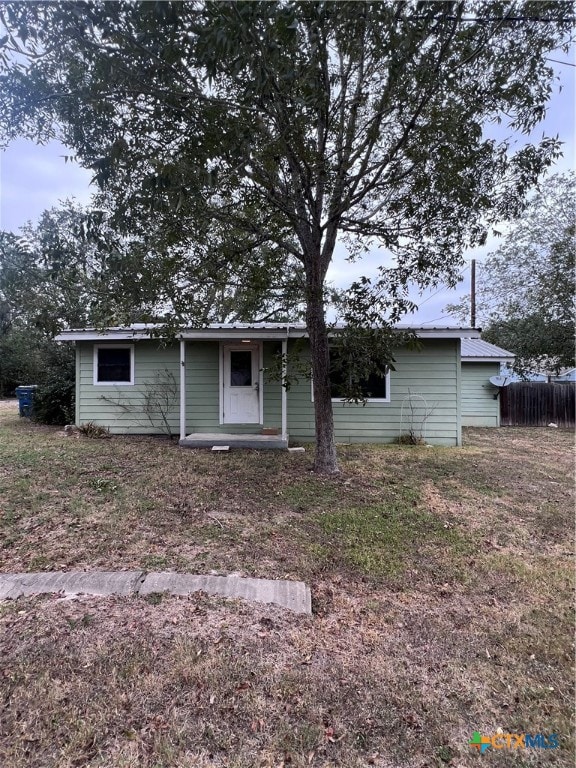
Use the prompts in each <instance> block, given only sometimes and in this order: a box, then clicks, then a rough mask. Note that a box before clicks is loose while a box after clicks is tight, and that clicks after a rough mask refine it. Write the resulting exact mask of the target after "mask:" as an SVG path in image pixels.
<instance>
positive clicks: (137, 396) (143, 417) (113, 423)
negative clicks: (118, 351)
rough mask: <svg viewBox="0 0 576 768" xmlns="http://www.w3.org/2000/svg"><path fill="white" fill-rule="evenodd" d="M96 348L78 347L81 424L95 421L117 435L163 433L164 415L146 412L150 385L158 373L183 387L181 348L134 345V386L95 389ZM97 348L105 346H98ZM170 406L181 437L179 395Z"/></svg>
mask: <svg viewBox="0 0 576 768" xmlns="http://www.w3.org/2000/svg"><path fill="white" fill-rule="evenodd" d="M94 346H95V345H94V344H93V343H80V344H79V345H78V351H79V354H78V367H77V372H76V375H77V383H78V391H79V397H78V402H77V405H76V409H77V416H76V419H77V424H85V423H86V422H88V421H93V422H95V423H96V424H101V425H102V426H105V427H108V428H109V429H110V431H111V432H113V433H119V434H121V433H133V434H155V433H162V432H164V429H163V428H162V417H161V414H160V412H156V413H151V414H150V416H151V418H152V420H150V418H148V416H147V414H146V413H145V412H144V407H143V403H144V396H145V392H146V390H147V388H148V387H147V383H148V382H154V377H155V375H156V374H157V373H158V372H163V371H165V370H166V371H169V372H170V373H171V374H172V376H173V377H174V379H175V381H176V385H177V386H178V387H179V375H180V374H179V350H178V345H177V344H171V345H167V346H165V345H162V344H160V343H159V342H157V341H139V342H136V343H135V344H134V385H133V386H131V385H121V386H118V385H114V384H111V385H106V386H103V385H97V386H95V385H94ZM96 346H104V343H103V342H98V344H97V345H96ZM171 400H172V402H170V403H169V404H167V408H166V413H167V417H168V422H169V425H170V429H171V430H172V432H173V434H175V435H178V434H179V415H178V413H179V403H178V392H176V396H175V397H174V398H171Z"/></svg>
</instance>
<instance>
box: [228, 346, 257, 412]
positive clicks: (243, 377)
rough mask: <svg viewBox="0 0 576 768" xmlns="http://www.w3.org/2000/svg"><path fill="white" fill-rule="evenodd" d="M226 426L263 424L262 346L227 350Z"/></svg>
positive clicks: (231, 347) (236, 347) (233, 347)
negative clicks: (261, 413)
mask: <svg viewBox="0 0 576 768" xmlns="http://www.w3.org/2000/svg"><path fill="white" fill-rule="evenodd" d="M223 355H224V359H223V365H222V375H223V379H224V380H223V385H222V423H223V424H259V423H260V345H259V344H225V345H224V347H223Z"/></svg>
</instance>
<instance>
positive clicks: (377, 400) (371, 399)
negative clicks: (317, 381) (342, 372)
mask: <svg viewBox="0 0 576 768" xmlns="http://www.w3.org/2000/svg"><path fill="white" fill-rule="evenodd" d="M390 371H391V369H390V367H388V370H387V372H386V376H385V377H384V380H385V382H386V395H387V396H386V397H367V398H366V400H364V402H362V401H361V402H359V403H355V402H354V401H352V400H346V398H344V397H331V398H330V400H331V401H332V402H333V403H341V404H342V405H360V406H365V405H370V404H371V403H374V404H375V405H378V404H379V403H389V402H391V399H390ZM310 400H311V402H314V381H313V380H312V377H310Z"/></svg>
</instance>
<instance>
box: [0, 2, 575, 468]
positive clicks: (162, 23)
mask: <svg viewBox="0 0 576 768" xmlns="http://www.w3.org/2000/svg"><path fill="white" fill-rule="evenodd" d="M1 13H2V18H3V19H4V24H5V26H6V28H7V30H8V35H7V38H6V40H5V42H4V46H5V51H6V53H5V57H4V61H5V65H6V66H5V72H4V74H3V75H2V77H1V79H0V94H1V95H0V133H2V134H3V135H4V137H5V138H6V139H10V138H11V137H12V136H14V135H16V134H25V135H28V136H33V137H36V138H40V139H47V138H49V137H52V136H57V137H58V138H61V139H62V140H63V141H64V143H66V144H67V145H68V146H70V147H73V148H74V151H75V152H76V154H77V157H78V158H79V161H80V162H81V163H82V164H83V165H85V166H87V167H91V168H93V169H94V173H95V178H96V179H97V180H98V182H99V183H100V185H101V186H102V188H103V189H105V191H106V194H107V195H108V196H109V197H110V199H112V200H113V201H114V210H115V224H114V225H115V226H118V227H124V228H127V229H130V230H132V231H135V230H138V231H139V232H141V233H144V232H145V230H146V227H147V226H148V225H149V223H150V221H151V220H153V221H154V224H155V229H156V232H157V233H161V242H163V243H164V244H165V243H170V244H171V245H175V246H177V245H178V243H181V242H183V239H184V237H187V238H188V241H189V242H190V241H195V242H196V243H198V244H199V245H200V246H201V247H205V248H206V250H205V252H204V253H205V255H203V256H202V258H201V263H199V271H200V272H203V271H204V270H207V271H208V272H210V271H211V270H212V269H213V267H214V263H215V262H217V261H218V259H219V256H218V254H217V253H215V252H213V251H212V250H211V249H210V248H209V247H207V246H208V243H209V238H210V233H211V232H213V231H214V227H215V225H220V226H221V227H224V228H225V229H226V231H228V232H233V233H237V239H238V244H242V245H245V246H248V245H249V243H250V242H251V238H254V239H255V241H256V242H257V243H258V244H259V247H261V248H265V249H266V252H267V253H272V254H275V255H278V256H279V257H280V258H281V259H283V263H284V265H285V266H286V268H287V267H288V264H289V261H290V260H291V259H292V260H295V262H296V263H297V264H298V265H299V272H298V274H299V276H300V278H301V280H300V285H299V291H300V296H299V298H300V300H301V301H302V303H303V304H304V306H305V318H306V322H307V326H308V332H309V337H310V346H311V352H312V368H313V381H314V405H315V412H316V418H315V425H316V439H317V451H316V468H317V469H319V470H322V471H334V470H335V469H336V454H335V447H334V436H333V419H332V407H331V400H330V382H329V342H328V328H327V323H326V314H325V288H326V286H325V281H326V273H327V270H328V267H329V265H330V263H331V260H332V257H333V254H334V247H335V245H336V242H337V241H338V240H339V239H340V240H342V241H344V242H345V243H346V245H347V247H348V251H349V255H350V256H351V257H352V258H358V257H360V256H361V255H362V253H363V252H364V250H365V249H366V248H368V247H380V248H382V249H385V250H386V253H392V254H393V257H394V261H393V264H392V266H391V267H385V266H382V268H381V269H380V270H379V272H378V274H377V276H375V277H372V278H368V277H366V278H365V279H363V280H361V281H358V283H357V284H355V285H353V286H351V289H350V291H349V293H348V296H347V297H346V301H345V302H344V315H345V317H346V319H347V320H348V322H349V323H351V324H355V325H356V326H359V327H362V326H364V327H366V326H368V325H371V324H373V321H374V320H376V321H377V323H378V325H379V326H380V327H382V328H383V329H386V328H389V327H390V324H391V323H394V322H395V321H396V320H398V318H399V317H401V316H402V314H403V313H404V312H405V311H406V309H407V307H408V306H409V305H408V302H407V298H406V297H407V283H408V281H413V282H416V283H417V284H418V285H420V286H421V287H427V286H430V285H434V284H436V283H438V282H439V281H448V282H454V280H455V277H456V275H457V271H458V267H459V266H460V264H461V259H462V253H463V251H464V249H465V248H466V247H468V246H471V245H478V244H481V243H483V242H484V240H485V238H486V232H487V228H488V227H489V226H490V223H491V222H496V221H501V220H503V219H507V218H509V217H512V216H514V215H516V214H517V213H518V212H519V211H520V209H521V207H522V204H523V199H524V196H525V194H526V192H527V190H528V189H529V188H530V187H531V186H532V185H533V184H534V183H535V181H536V180H537V178H538V175H539V174H540V172H541V171H542V169H543V168H544V167H546V166H547V165H549V164H550V163H551V162H552V161H553V160H554V158H555V157H556V156H557V154H558V151H559V145H558V142H557V141H555V140H554V139H547V138H543V139H542V141H541V142H540V143H539V144H538V145H537V146H531V145H528V146H525V147H520V148H519V149H516V151H513V150H512V146H511V142H510V140H508V139H503V140H500V141H499V140H496V139H494V138H490V137H489V136H488V135H487V132H486V125H487V124H489V123H490V122H491V121H492V122H499V121H501V120H503V119H506V121H507V122H508V127H509V129H511V130H512V131H516V132H528V131H529V130H530V129H531V128H532V127H533V126H534V125H535V123H536V122H537V121H538V119H539V118H541V117H542V115H543V114H544V109H545V102H546V99H547V97H548V95H549V92H550V87H551V86H550V84H551V81H552V77H553V72H552V69H551V68H550V66H549V65H548V64H547V62H546V60H545V57H546V54H547V53H548V52H550V51H552V50H555V49H557V48H558V47H559V46H561V45H562V44H564V43H565V42H566V39H567V36H568V35H569V32H570V29H571V25H572V19H571V16H572V6H571V4H570V3H567V2H544V3H535V2H458V3H456V2H443V3H436V2H396V3H365V2H339V3H323V2H319V3H310V2H261V3H250V2H218V3H210V2H205V3H204V2H186V3H182V2H163V3H155V2H117V3H103V2H54V3H46V4H45V3H34V4H24V3H10V2H8V3H5V4H4V5H3V6H2V9H1ZM234 253H235V252H234V251H233V252H232V253H231V254H229V258H231V259H232V263H233V264H234V263H235V262H234V259H235V258H238V259H239V260H240V262H241V263H242V264H246V263H247V262H249V261H251V260H252V258H253V257H252V253H253V252H252V251H251V250H247V251H246V253H245V254H244V255H238V256H237V257H236V256H235V255H234ZM168 262H169V258H168ZM160 264H161V265H162V267H161V268H162V269H163V268H164V267H166V268H167V269H170V266H169V263H168V264H167V262H166V259H164V258H162V259H161V260H160ZM383 334H384V330H383V332H382V334H381V337H380V341H379V344H378V355H380V356H381V355H382V354H383V344H382V339H384V338H386V337H385V335H383ZM388 341H389V343H388V345H387V346H386V349H387V353H386V357H387V358H388V360H391V358H392V351H391V346H392V344H391V342H390V335H389V334H388ZM382 362H387V360H385V361H382V359H381V357H380V363H382ZM362 365H364V363H363V364H362Z"/></svg>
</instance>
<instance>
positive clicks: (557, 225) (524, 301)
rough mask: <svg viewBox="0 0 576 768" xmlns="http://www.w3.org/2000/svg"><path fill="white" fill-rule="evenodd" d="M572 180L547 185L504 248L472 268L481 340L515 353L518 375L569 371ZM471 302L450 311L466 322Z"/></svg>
mask: <svg viewBox="0 0 576 768" xmlns="http://www.w3.org/2000/svg"><path fill="white" fill-rule="evenodd" d="M575 257H576V174H575V173H574V172H570V173H565V174H556V175H553V176H550V177H549V178H547V179H546V180H545V181H544V182H543V183H542V185H541V187H540V188H539V190H538V192H537V193H536V194H534V196H533V197H532V198H531V199H530V202H529V204H528V206H527V207H526V210H525V211H524V212H523V214H522V216H521V217H520V218H519V219H517V220H516V221H514V222H513V224H512V225H511V226H510V228H509V230H508V231H507V233H506V234H505V235H504V236H503V241H502V244H501V245H500V246H499V247H498V248H497V249H496V250H495V251H494V252H493V253H490V254H489V255H488V257H487V259H486V260H485V261H483V262H482V263H481V264H479V265H478V270H477V275H478V277H477V286H476V311H477V318H478V323H479V325H481V326H482V327H483V329H484V330H483V333H482V336H483V338H485V339H487V340H488V341H491V342H493V343H495V344H499V345H500V346H502V347H504V348H506V349H509V350H510V351H511V352H514V354H515V355H516V359H515V362H514V368H515V370H516V371H517V372H518V373H520V374H525V373H528V372H529V371H535V370H542V371H548V372H555V373H559V372H560V370H561V369H562V368H563V367H570V366H573V365H574V352H575V350H574V328H575V326H574V323H575V321H576V313H575V306H574V275H575V272H574V268H575ZM468 307H469V297H464V299H463V300H462V302H461V303H460V304H458V305H452V306H450V307H449V308H448V309H449V310H450V311H451V312H452V313H454V314H455V315H456V316H457V317H459V318H460V319H461V320H466V319H467V316H468Z"/></svg>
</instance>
